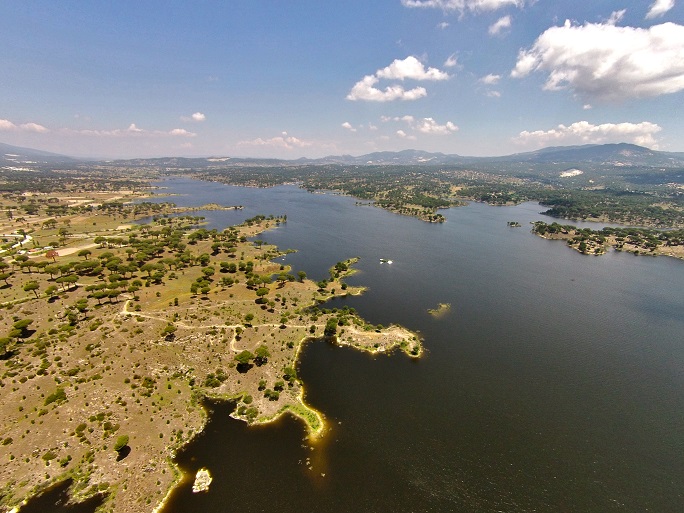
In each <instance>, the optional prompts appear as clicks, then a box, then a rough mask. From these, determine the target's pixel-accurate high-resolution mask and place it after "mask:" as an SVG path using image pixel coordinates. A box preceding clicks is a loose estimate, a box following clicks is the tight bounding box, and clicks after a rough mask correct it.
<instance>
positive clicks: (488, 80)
mask: <svg viewBox="0 0 684 513" xmlns="http://www.w3.org/2000/svg"><path fill="white" fill-rule="evenodd" d="M499 80H501V75H494V74H492V73H490V74H489V75H487V76H484V77H482V78H481V79H480V82H482V83H483V84H486V85H494V84H498V83H499Z"/></svg>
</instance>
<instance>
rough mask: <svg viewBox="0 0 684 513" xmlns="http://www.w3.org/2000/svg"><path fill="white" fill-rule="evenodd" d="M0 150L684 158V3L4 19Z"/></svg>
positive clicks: (251, 9) (145, 6)
mask: <svg viewBox="0 0 684 513" xmlns="http://www.w3.org/2000/svg"><path fill="white" fill-rule="evenodd" d="M0 142H4V143H7V144H12V145H16V146H25V147H31V148H36V149H42V150H46V151H52V152H56V153H61V154H66V155H71V156H76V157H97V158H130V157H155V156H233V157H273V158H286V159H297V158H300V157H310V158H315V157H322V156H326V155H342V154H351V155H362V154H366V153H370V152H374V151H396V150H404V149H419V150H425V151H434V152H443V153H449V154H459V155H466V156H495V155H507V154H511V153H518V152H524V151H531V150H535V149H539V148H542V147H546V146H564V145H575V144H600V143H613V142H628V143H634V144H640V145H643V146H647V147H649V148H652V149H658V150H664V151H684V0H642V1H637V0H615V1H613V0H593V1H587V2H580V1H577V0H557V1H554V0H372V1H371V0H342V1H335V0H287V1H286V0H230V1H210V0H205V1H200V0H197V1H192V2H190V1H183V2H181V1H172V0H167V1H152V0H148V1H140V0H135V1H127V0H117V1H116V2H111V1H104V0H92V1H88V2H83V1H81V0H78V1H69V0H60V1H59V2H56V1H54V0H47V1H37V0H21V1H20V0H0Z"/></svg>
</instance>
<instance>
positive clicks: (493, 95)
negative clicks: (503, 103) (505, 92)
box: [485, 91, 501, 98]
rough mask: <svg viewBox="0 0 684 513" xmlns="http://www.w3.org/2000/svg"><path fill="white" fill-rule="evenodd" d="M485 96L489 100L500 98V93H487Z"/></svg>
mask: <svg viewBox="0 0 684 513" xmlns="http://www.w3.org/2000/svg"><path fill="white" fill-rule="evenodd" d="M485 94H486V95H487V96H489V97H490V98H501V93H500V92H499V91H487V92H486V93H485Z"/></svg>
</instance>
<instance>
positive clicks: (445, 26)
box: [437, 21, 449, 30]
mask: <svg viewBox="0 0 684 513" xmlns="http://www.w3.org/2000/svg"><path fill="white" fill-rule="evenodd" d="M448 27H449V23H448V22H446V21H442V22H440V23H438V24H437V28H440V29H442V30H444V29H446V28H448Z"/></svg>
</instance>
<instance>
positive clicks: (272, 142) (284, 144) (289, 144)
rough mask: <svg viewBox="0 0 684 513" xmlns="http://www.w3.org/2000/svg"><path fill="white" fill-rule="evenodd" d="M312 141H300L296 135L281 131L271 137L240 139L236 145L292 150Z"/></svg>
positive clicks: (309, 144) (308, 144) (303, 146)
mask: <svg viewBox="0 0 684 513" xmlns="http://www.w3.org/2000/svg"><path fill="white" fill-rule="evenodd" d="M311 144H312V143H310V142H307V141H302V140H301V139H298V138H296V137H293V136H291V135H288V133H287V132H282V134H281V135H280V136H277V137H272V138H270V139H262V138H261V137H259V138H257V139H253V140H251V141H240V142H238V146H271V147H273V148H282V149H285V150H294V149H295V148H305V147H307V146H311Z"/></svg>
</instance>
